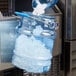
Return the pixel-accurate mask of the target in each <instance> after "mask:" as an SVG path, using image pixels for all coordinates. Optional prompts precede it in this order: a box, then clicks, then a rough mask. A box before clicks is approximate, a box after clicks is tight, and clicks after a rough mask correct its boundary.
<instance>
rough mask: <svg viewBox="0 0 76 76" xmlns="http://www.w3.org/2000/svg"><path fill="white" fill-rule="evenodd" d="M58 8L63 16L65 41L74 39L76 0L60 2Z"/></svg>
mask: <svg viewBox="0 0 76 76" xmlns="http://www.w3.org/2000/svg"><path fill="white" fill-rule="evenodd" d="M59 6H60V8H61V10H62V11H63V14H64V21H63V23H64V28H65V29H64V30H65V31H64V35H65V40H75V39H76V15H75V14H76V0H60V2H59Z"/></svg>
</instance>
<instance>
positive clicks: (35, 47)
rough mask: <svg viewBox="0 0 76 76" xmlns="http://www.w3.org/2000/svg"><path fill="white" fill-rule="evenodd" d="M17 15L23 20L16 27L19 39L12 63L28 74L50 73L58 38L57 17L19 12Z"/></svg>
mask: <svg viewBox="0 0 76 76" xmlns="http://www.w3.org/2000/svg"><path fill="white" fill-rule="evenodd" d="M16 14H18V15H19V16H22V18H21V20H20V21H21V22H20V23H19V25H18V26H17V27H16V29H17V32H18V37H17V39H16V42H15V48H14V50H13V53H14V55H13V58H12V63H13V64H14V65H15V66H16V67H18V68H20V69H23V70H25V71H27V72H32V73H44V72H45V73H46V72H48V71H49V69H50V67H51V59H52V50H53V46H54V41H55V38H56V27H57V24H56V23H55V17H51V16H45V15H40V16H34V15H32V14H31V13H19V12H16ZM47 21H48V22H47Z"/></svg>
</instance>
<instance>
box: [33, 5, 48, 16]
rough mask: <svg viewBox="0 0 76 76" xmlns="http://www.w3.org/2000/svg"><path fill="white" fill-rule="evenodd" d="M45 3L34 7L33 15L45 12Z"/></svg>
mask: <svg viewBox="0 0 76 76" xmlns="http://www.w3.org/2000/svg"><path fill="white" fill-rule="evenodd" d="M46 7H47V4H38V5H37V7H36V8H34V11H33V15H41V14H44V13H45V9H46Z"/></svg>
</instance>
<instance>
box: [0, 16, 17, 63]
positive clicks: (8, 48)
mask: <svg viewBox="0 0 76 76" xmlns="http://www.w3.org/2000/svg"><path fill="white" fill-rule="evenodd" d="M17 25H18V21H17V19H16V18H15V17H9V18H8V17H5V18H3V19H0V62H11V60H12V55H13V49H14V44H15V39H16V31H15V27H16V26H17Z"/></svg>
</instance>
